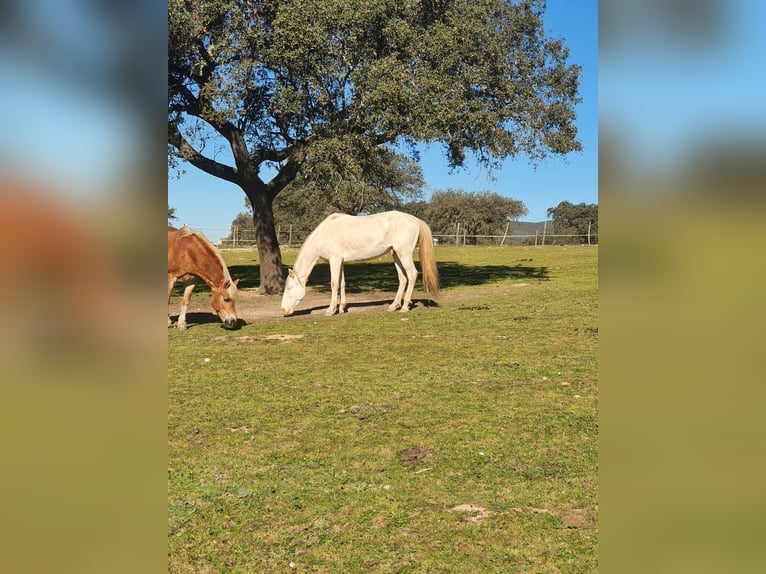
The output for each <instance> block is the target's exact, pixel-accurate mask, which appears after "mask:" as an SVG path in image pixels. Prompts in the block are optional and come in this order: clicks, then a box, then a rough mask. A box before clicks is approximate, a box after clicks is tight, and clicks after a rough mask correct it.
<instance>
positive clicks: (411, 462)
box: [396, 445, 431, 466]
mask: <svg viewBox="0 0 766 574" xmlns="http://www.w3.org/2000/svg"><path fill="white" fill-rule="evenodd" d="M396 454H397V456H398V457H399V460H401V461H402V464H403V465H405V466H415V465H416V464H420V463H421V462H423V460H425V459H426V458H428V457H429V456H431V451H430V450H429V449H427V448H423V447H421V446H419V445H415V446H413V447H410V448H405V449H403V450H400V451H399V452H397V453H396Z"/></svg>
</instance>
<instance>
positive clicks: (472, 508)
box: [449, 504, 490, 523]
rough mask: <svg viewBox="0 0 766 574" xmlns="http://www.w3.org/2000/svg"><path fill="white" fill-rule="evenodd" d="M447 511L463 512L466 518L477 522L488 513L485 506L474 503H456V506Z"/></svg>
mask: <svg viewBox="0 0 766 574" xmlns="http://www.w3.org/2000/svg"><path fill="white" fill-rule="evenodd" d="M449 512H463V513H465V515H466V520H468V521H469V522H477V523H478V522H481V521H482V520H484V519H485V518H487V517H488V516H489V514H490V512H489V510H487V509H486V508H482V507H481V506H477V505H475V504H458V505H457V506H455V507H453V508H450V509H449Z"/></svg>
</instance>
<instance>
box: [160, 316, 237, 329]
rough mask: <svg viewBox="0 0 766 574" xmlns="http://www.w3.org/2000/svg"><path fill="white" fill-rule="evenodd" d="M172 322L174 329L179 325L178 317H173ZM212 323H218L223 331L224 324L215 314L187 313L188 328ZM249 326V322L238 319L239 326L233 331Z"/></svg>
mask: <svg viewBox="0 0 766 574" xmlns="http://www.w3.org/2000/svg"><path fill="white" fill-rule="evenodd" d="M170 320H171V321H173V327H174V328H175V326H176V324H177V323H178V315H171V316H170ZM212 323H218V324H219V325H220V327H221V329H223V328H224V327H223V323H222V322H221V319H219V318H218V316H217V315H216V314H215V313H205V312H194V313H191V312H187V313H186V327H187V328H191V327H194V326H197V325H208V324H212ZM245 325H247V322H246V321H245V320H244V319H241V318H237V325H236V326H235V327H234V329H231V330H232V331H236V330H238V329H241V328H242V327H244V326H245Z"/></svg>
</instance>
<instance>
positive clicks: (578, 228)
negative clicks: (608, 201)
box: [548, 201, 598, 244]
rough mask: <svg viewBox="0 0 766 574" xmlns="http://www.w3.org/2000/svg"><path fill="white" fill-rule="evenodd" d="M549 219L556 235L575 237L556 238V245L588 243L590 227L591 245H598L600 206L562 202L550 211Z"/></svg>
mask: <svg viewBox="0 0 766 574" xmlns="http://www.w3.org/2000/svg"><path fill="white" fill-rule="evenodd" d="M548 217H550V218H551V219H552V220H553V234H554V235H573V236H575V237H556V238H555V240H554V241H555V243H559V244H565V243H587V241H588V226H589V225H590V235H591V243H598V204H586V203H578V204H573V203H571V202H569V201H562V202H561V203H559V204H558V205H557V206H556V207H551V208H550V209H548Z"/></svg>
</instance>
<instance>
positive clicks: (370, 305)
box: [169, 288, 427, 326]
mask: <svg viewBox="0 0 766 574" xmlns="http://www.w3.org/2000/svg"><path fill="white" fill-rule="evenodd" d="M394 295H395V293H388V292H385V291H377V292H372V293H370V292H365V293H348V294H347V295H346V299H347V303H348V304H347V308H346V312H347V313H353V314H355V313H372V312H375V313H385V312H386V311H387V309H388V306H389V305H390V304H391V302H392V301H393V300H394ZM413 295H414V296H415V298H414V299H413V306H412V307H411V309H418V308H422V307H423V305H424V304H425V303H427V301H425V300H422V299H419V298H417V295H418V292H417V290H416V291H415V293H414V294H413ZM421 295H422V293H421ZM281 302H282V296H281V295H260V294H259V293H258V289H240V290H239V296H238V298H237V315H238V317H239V318H240V319H242V320H244V321H245V323H247V324H250V323H253V322H256V321H258V320H262V319H267V318H279V317H282V311H281V309H280V303H281ZM180 303H181V299H180V297H177V296H174V297H173V299H172V300H171V303H170V307H169V312H170V315H171V318H172V319H173V322H174V323H175V321H176V320H177V319H178V311H179V310H180ZM329 305H330V294H329V293H327V292H320V291H316V290H314V289H311V288H309V289H308V290H307V291H306V297H305V298H304V299H303V301H302V302H301V304H300V305H299V306H298V308H297V309H296V311H295V313H294V315H293V316H296V317H297V316H303V315H317V316H324V315H325V311H326V310H327V307H329ZM186 322H187V324H188V325H189V326H192V325H195V324H201V323H214V322H218V318H217V317H216V316H215V315H214V314H213V308H212V307H211V306H210V300H209V298H208V297H204V298H202V297H199V298H197V299H193V300H192V302H191V303H190V304H189V309H188V310H187V312H186Z"/></svg>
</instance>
